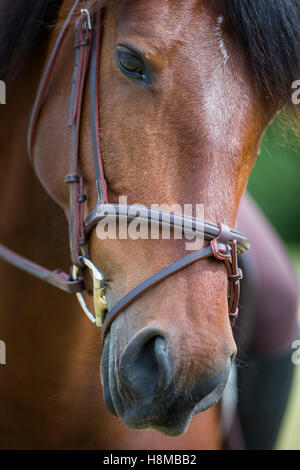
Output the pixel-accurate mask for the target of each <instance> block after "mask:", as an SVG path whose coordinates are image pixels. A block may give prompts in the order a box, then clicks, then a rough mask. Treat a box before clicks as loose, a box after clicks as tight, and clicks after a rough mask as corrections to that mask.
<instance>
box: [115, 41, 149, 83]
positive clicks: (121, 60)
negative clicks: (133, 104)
mask: <svg viewBox="0 0 300 470" xmlns="http://www.w3.org/2000/svg"><path fill="white" fill-rule="evenodd" d="M117 61H118V65H119V67H120V69H121V71H122V72H123V73H126V74H127V75H130V76H132V77H134V78H140V79H144V78H145V66H144V62H143V60H142V59H141V58H140V57H139V56H138V55H137V54H135V53H134V52H131V51H129V50H128V49H125V48H124V47H120V48H119V49H118V50H117Z"/></svg>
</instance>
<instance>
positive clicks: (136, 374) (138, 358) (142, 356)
mask: <svg viewBox="0 0 300 470" xmlns="http://www.w3.org/2000/svg"><path fill="white" fill-rule="evenodd" d="M172 376H173V367H172V361H171V357H170V351H169V347H168V342H167V340H166V339H165V338H164V337H163V336H162V335H161V333H160V332H159V331H158V330H154V329H153V328H146V329H144V330H142V331H140V332H139V333H138V334H137V335H136V336H135V337H134V338H133V339H132V340H131V341H130V343H129V344H128V345H127V346H126V348H125V349H124V351H123V353H122V355H121V359H120V378H121V381H122V383H123V385H124V386H125V387H126V388H127V390H128V392H129V393H130V395H133V396H134V398H136V399H137V398H146V397H149V398H151V397H153V395H155V394H157V393H160V392H161V391H163V390H165V389H166V388H167V387H168V385H169V383H170V381H171V380H172Z"/></svg>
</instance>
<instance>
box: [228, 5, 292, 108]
mask: <svg viewBox="0 0 300 470" xmlns="http://www.w3.org/2000/svg"><path fill="white" fill-rule="evenodd" d="M225 8H226V14H227V16H228V17H229V20H230V21H231V23H232V27H233V29H234V31H235V33H236V35H237V37H238V39H239V40H240V41H241V42H242V44H243V45H244V47H245V50H246V53H247V55H248V57H249V60H250V64H251V66H252V70H253V73H254V75H255V78H256V82H257V84H258V85H259V86H260V87H261V88H262V89H263V90H264V92H265V93H266V95H267V96H269V97H271V98H272V99H273V100H274V101H275V103H278V104H279V105H284V104H287V103H290V101H291V94H292V91H291V84H292V82H293V81H294V80H297V79H300V2H299V0H225Z"/></svg>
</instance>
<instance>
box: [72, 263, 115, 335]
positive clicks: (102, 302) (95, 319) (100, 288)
mask: <svg viewBox="0 0 300 470" xmlns="http://www.w3.org/2000/svg"><path fill="white" fill-rule="evenodd" d="M79 259H80V262H81V263H82V264H83V265H84V266H86V267H87V268H89V269H90V271H91V272H92V277H93V290H94V293H93V294H94V295H93V298H94V311H95V314H94V313H92V312H91V311H90V309H89V308H88V306H87V304H86V301H85V300H84V297H83V295H82V293H81V292H78V293H77V294H76V297H77V299H78V302H79V303H80V305H81V307H82V309H83V311H84V313H85V314H86V316H87V317H88V319H89V320H90V321H91V322H92V323H94V324H95V325H96V326H99V327H101V326H102V324H103V319H104V316H105V314H106V312H107V310H108V308H107V303H106V299H105V283H104V275H103V273H102V272H101V271H100V269H98V268H97V267H96V266H95V265H94V264H93V263H92V262H91V261H90V260H89V259H88V258H86V257H84V256H81V257H80V258H79ZM79 271H80V268H78V267H77V266H73V269H72V277H73V280H74V281H76V280H77V279H78V275H79Z"/></svg>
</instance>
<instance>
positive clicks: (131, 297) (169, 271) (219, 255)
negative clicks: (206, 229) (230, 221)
mask: <svg viewBox="0 0 300 470" xmlns="http://www.w3.org/2000/svg"><path fill="white" fill-rule="evenodd" d="M221 234H222V231H220V234H219V236H218V237H217V238H216V239H214V240H213V241H211V242H210V245H209V246H208V247H206V248H203V249H202V250H199V251H194V252H193V253H191V254H189V255H187V256H185V257H184V258H181V259H179V260H177V261H175V263H172V264H170V265H169V266H167V267H166V268H164V269H162V270H161V271H159V272H157V273H155V274H153V276H151V277H149V278H148V279H146V281H144V282H142V283H141V284H139V285H138V286H137V287H135V288H134V289H133V290H131V291H130V292H129V293H128V294H127V295H125V296H124V297H123V298H122V299H121V300H120V301H119V302H117V303H116V304H115V305H114V306H113V307H112V308H111V309H110V311H109V312H108V313H107V315H106V317H105V320H104V323H103V329H102V339H103V340H104V339H105V337H106V335H107V333H108V331H109V329H110V327H111V324H112V322H113V321H114V320H115V319H116V318H117V317H118V315H120V313H122V312H123V311H124V310H125V309H126V308H127V307H128V306H129V305H130V304H131V303H133V302H134V301H135V300H136V299H138V298H139V297H141V296H142V295H143V294H145V293H146V292H147V291H148V290H150V289H152V288H153V287H155V286H157V285H158V284H160V283H161V282H162V281H165V280H166V279H168V277H170V276H172V275H173V274H176V273H178V272H179V271H181V270H183V269H185V268H187V267H188V266H191V265H192V264H194V263H196V262H197V261H201V260H203V259H206V258H209V257H212V256H213V257H215V258H216V259H218V260H220V261H224V262H225V265H226V268H227V271H228V278H229V284H230V293H229V299H230V302H229V315H230V316H231V317H232V323H234V320H235V318H236V317H237V315H238V301H239V290H238V289H239V281H240V279H241V277H242V272H241V270H240V269H239V268H237V258H236V255H237V252H236V242H235V243H234V244H233V248H232V247H231V246H230V245H229V244H228V243H226V244H224V243H222V242H219V241H218V239H219V237H221ZM232 252H234V255H233V257H234V265H232V264H231V262H230V261H231V259H232ZM237 269H239V271H238V272H237Z"/></svg>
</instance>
